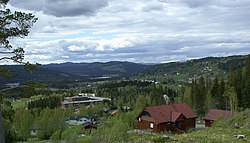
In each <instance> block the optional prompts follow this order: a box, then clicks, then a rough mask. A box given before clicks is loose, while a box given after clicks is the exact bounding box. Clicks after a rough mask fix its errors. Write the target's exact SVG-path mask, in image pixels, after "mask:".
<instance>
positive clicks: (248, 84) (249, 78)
mask: <svg viewBox="0 0 250 143" xmlns="http://www.w3.org/2000/svg"><path fill="white" fill-rule="evenodd" d="M244 79H245V87H244V88H245V90H244V91H245V92H244V96H243V97H242V101H243V102H242V107H243V108H249V107H250V100H249V99H250V55H248V56H247V59H246V72H245V77H244Z"/></svg>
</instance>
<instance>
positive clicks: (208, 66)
mask: <svg viewBox="0 0 250 143" xmlns="http://www.w3.org/2000/svg"><path fill="white" fill-rule="evenodd" d="M245 59H246V56H230V57H207V58H202V59H197V60H190V61H186V62H173V63H166V64H159V65H154V66H151V67H148V68H147V69H145V70H144V71H142V72H140V73H138V75H137V76H138V77H140V78H167V77H171V78H174V79H183V80H184V79H185V80H186V79H187V78H192V77H194V76H200V75H203V76H210V77H211V76H212V77H213V76H215V75H223V74H225V73H226V72H228V71H229V70H230V69H231V70H235V69H239V68H242V67H244V66H245Z"/></svg>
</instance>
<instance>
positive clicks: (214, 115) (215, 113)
mask: <svg viewBox="0 0 250 143" xmlns="http://www.w3.org/2000/svg"><path fill="white" fill-rule="evenodd" d="M230 116H232V112H230V111H226V110H219V109H211V110H210V111H209V112H208V113H207V115H206V116H205V117H204V119H205V120H216V119H218V118H228V117H230Z"/></svg>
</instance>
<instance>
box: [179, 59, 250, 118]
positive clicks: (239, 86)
mask: <svg viewBox="0 0 250 143" xmlns="http://www.w3.org/2000/svg"><path fill="white" fill-rule="evenodd" d="M249 99H250V56H248V57H247V59H246V65H245V69H244V68H239V69H237V70H234V71H233V70H230V71H229V72H228V74H227V79H223V78H218V77H216V78H215V79H214V80H211V79H209V78H204V77H199V78H197V79H194V80H193V81H192V84H191V87H186V89H184V92H183V93H182V96H181V99H180V100H181V101H182V102H187V103H189V104H190V105H191V106H192V107H193V109H194V110H195V111H196V112H197V113H198V115H200V116H203V115H204V114H205V113H206V112H207V111H208V110H209V109H211V108H217V109H223V110H232V111H238V110H244V109H246V108H249V107H250V100H249Z"/></svg>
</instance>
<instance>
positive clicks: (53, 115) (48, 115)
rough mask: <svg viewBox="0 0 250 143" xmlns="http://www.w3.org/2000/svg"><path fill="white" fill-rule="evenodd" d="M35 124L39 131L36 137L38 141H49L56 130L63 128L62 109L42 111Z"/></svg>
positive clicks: (63, 115)
mask: <svg viewBox="0 0 250 143" xmlns="http://www.w3.org/2000/svg"><path fill="white" fill-rule="evenodd" d="M35 124H36V125H37V126H38V128H39V130H38V133H37V137H38V138H40V139H49V138H50V137H51V136H52V134H53V133H55V132H56V131H57V130H58V129H61V130H63V129H64V128H65V114H64V111H63V110H62V109H54V110H51V109H48V108H46V109H44V110H42V111H41V113H40V116H39V117H38V119H36V122H35Z"/></svg>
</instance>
